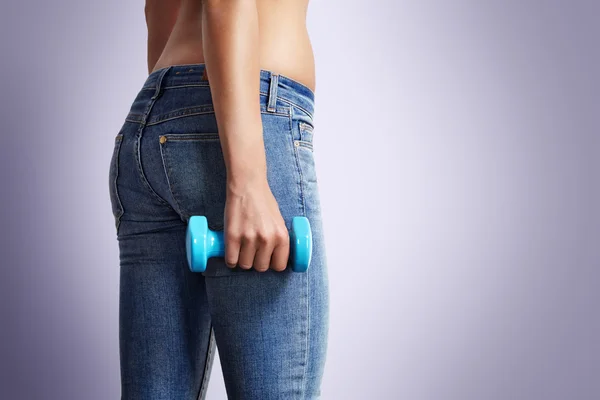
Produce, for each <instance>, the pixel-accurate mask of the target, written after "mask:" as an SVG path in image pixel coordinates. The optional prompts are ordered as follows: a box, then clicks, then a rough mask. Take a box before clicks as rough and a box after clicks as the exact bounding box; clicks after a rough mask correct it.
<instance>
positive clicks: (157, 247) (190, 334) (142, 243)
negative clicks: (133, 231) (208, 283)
mask: <svg viewBox="0 0 600 400" xmlns="http://www.w3.org/2000/svg"><path fill="white" fill-rule="evenodd" d="M125 223H127V221H123V224H125ZM184 236H185V230H184V227H183V226H182V227H181V228H173V229H171V230H168V231H161V232H146V233H139V234H137V235H134V236H124V237H121V238H120V249H121V270H120V271H121V272H120V309H119V327H120V332H119V338H120V350H121V378H122V389H123V390H122V396H123V397H122V398H123V399H141V398H143V399H175V398H177V399H194V400H196V399H197V398H198V393H199V392H200V390H201V389H202V383H203V381H204V380H207V379H208V376H205V375H208V374H209V373H210V367H211V363H212V354H210V353H211V352H212V351H213V348H214V339H213V338H212V337H211V318H210V314H209V312H208V304H207V297H206V290H205V284H204V277H203V276H202V275H199V274H193V273H191V272H190V271H189V269H188V268H187V265H186V263H187V261H186V260H185V258H184V255H185V249H184V248H183V247H182V245H181V244H183V243H184Z"/></svg>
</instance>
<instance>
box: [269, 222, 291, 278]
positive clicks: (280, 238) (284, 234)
mask: <svg viewBox="0 0 600 400" xmlns="http://www.w3.org/2000/svg"><path fill="white" fill-rule="evenodd" d="M275 240H276V241H275V243H276V245H275V248H274V249H273V254H272V256H271V268H272V269H274V270H275V271H283V270H284V269H285V268H286V267H287V262H288V258H289V254H290V238H289V233H288V231H287V230H286V229H283V230H280V231H278V233H277V236H276V237H275Z"/></svg>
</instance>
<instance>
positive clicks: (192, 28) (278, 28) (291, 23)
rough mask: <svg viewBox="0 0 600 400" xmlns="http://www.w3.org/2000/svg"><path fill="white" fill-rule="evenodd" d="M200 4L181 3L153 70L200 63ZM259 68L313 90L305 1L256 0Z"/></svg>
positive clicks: (190, 1)
mask: <svg viewBox="0 0 600 400" xmlns="http://www.w3.org/2000/svg"><path fill="white" fill-rule="evenodd" d="M200 4H201V2H200V1H197V0H183V2H182V4H181V9H180V11H179V14H178V17H177V20H176V22H175V25H174V27H173V30H172V32H171V35H170V36H169V39H168V40H167V44H166V45H165V48H164V50H163V51H162V53H161V55H160V57H159V59H158V61H157V63H156V64H155V66H154V68H153V70H154V71H155V70H157V69H159V68H164V67H167V66H170V65H177V64H195V63H203V62H205V60H204V53H203V51H202V25H201V20H202V15H201V11H202V10H201V5H200ZM257 6H258V17H259V18H258V19H259V35H260V39H259V58H260V67H261V69H265V70H270V71H273V72H276V73H279V74H282V75H285V76H288V77H289V78H292V79H294V80H296V81H298V82H300V83H302V84H304V85H305V86H307V87H309V88H310V89H311V90H313V91H315V86H316V85H315V67H314V56H313V51H312V46H311V43H310V39H309V36H308V32H307V29H306V11H307V7H308V0H287V1H277V0H257Z"/></svg>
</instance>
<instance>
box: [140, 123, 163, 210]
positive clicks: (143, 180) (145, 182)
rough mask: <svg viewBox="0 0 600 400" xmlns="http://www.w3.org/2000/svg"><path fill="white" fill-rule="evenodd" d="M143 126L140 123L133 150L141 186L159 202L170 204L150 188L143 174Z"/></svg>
mask: <svg viewBox="0 0 600 400" xmlns="http://www.w3.org/2000/svg"><path fill="white" fill-rule="evenodd" d="M144 128H145V126H144V125H140V129H139V131H138V132H139V133H138V136H137V146H136V151H135V158H136V164H137V169H138V173H139V176H140V178H141V180H142V184H143V186H145V187H146V189H148V193H150V194H151V195H152V196H153V197H154V198H156V199H157V200H158V201H159V202H160V203H161V204H163V205H166V206H170V204H169V203H168V202H167V201H166V200H165V199H163V198H162V197H160V196H159V195H158V193H156V192H155V191H154V189H152V186H150V183H149V182H148V179H146V175H145V174H144V169H143V168H142V155H141V147H142V146H141V142H142V131H143V130H144Z"/></svg>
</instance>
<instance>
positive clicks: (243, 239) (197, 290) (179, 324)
mask: <svg viewBox="0 0 600 400" xmlns="http://www.w3.org/2000/svg"><path fill="white" fill-rule="evenodd" d="M307 7H308V3H307V0H298V1H286V2H281V1H274V0H228V1H225V0H224V1H218V0H205V1H200V0H182V1H179V2H178V1H173V0H148V1H147V2H146V7H145V13H146V21H147V25H148V69H149V72H150V74H149V76H148V77H147V79H146V81H145V82H144V84H143V85H142V88H141V90H140V92H139V94H138V95H137V97H136V98H135V100H134V101H133V104H132V106H131V110H130V112H129V114H128V115H127V118H126V120H125V122H124V124H123V126H122V128H121V130H120V132H119V133H118V135H117V137H116V139H115V147H114V154H113V157H112V160H111V165H110V174H109V175H110V197H111V202H112V210H113V214H114V217H115V226H116V230H117V238H118V242H119V251H120V268H121V275H120V311H119V323H120V333H119V337H120V353H121V381H122V398H123V399H144V400H151V399H177V400H183V399H194V400H195V399H197V398H204V396H205V393H206V388H207V385H208V379H209V376H210V370H211V366H212V361H213V356H214V352H215V342H216V346H217V347H218V350H219V357H220V360H221V365H222V370H223V375H224V378H225V386H226V390H227V393H228V397H229V398H231V399H261V400H267V399H317V398H319V396H320V384H321V378H322V375H323V370H324V365H325V356H326V347H327V333H328V312H329V291H328V280H327V269H326V257H325V249H324V236H323V229H322V223H321V212H320V203H319V193H318V187H317V178H316V172H315V164H314V157H313V154H314V153H313V129H314V123H313V115H314V91H315V77H314V60H313V54H312V48H311V44H310V41H309V37H308V33H307V30H306V23H305V20H306V12H307ZM192 215H204V216H206V217H207V219H208V223H209V228H210V229H213V230H224V235H225V248H226V254H225V257H221V258H211V259H210V260H209V263H208V267H207V269H206V271H205V272H203V273H192V272H190V271H189V269H188V266H187V259H186V253H185V233H186V227H187V223H188V221H189V218H190V216H192ZM296 215H304V216H306V217H308V219H309V221H310V224H311V228H312V235H313V256H312V261H311V265H310V267H309V269H308V271H307V272H305V273H296V272H292V271H291V270H290V269H289V268H286V263H287V259H288V256H289V236H288V230H289V229H290V228H291V220H292V217H294V216H296Z"/></svg>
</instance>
